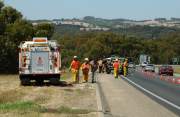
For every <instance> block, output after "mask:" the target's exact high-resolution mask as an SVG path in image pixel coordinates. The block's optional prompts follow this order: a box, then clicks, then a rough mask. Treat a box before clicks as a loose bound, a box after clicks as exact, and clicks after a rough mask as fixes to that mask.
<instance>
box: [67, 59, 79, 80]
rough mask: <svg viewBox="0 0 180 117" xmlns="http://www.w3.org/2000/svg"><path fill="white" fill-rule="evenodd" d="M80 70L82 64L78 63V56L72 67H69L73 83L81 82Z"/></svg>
mask: <svg viewBox="0 0 180 117" xmlns="http://www.w3.org/2000/svg"><path fill="white" fill-rule="evenodd" d="M79 68H80V62H79V61H78V58H77V56H74V57H73V61H72V62H71V65H70V67H69V71H71V72H72V82H73V83H78V82H79Z"/></svg>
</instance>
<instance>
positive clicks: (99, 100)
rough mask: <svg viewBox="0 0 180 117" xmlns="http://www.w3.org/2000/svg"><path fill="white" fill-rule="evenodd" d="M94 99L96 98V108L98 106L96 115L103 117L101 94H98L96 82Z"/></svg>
mask: <svg viewBox="0 0 180 117" xmlns="http://www.w3.org/2000/svg"><path fill="white" fill-rule="evenodd" d="M96 99H97V101H96V102H97V108H98V117H104V113H103V107H102V102H101V96H100V89H99V86H98V84H96Z"/></svg>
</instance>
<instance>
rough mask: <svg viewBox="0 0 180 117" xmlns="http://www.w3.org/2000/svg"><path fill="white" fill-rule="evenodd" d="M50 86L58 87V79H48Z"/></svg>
mask: <svg viewBox="0 0 180 117" xmlns="http://www.w3.org/2000/svg"><path fill="white" fill-rule="evenodd" d="M50 82H51V84H53V85H58V84H59V78H51V79H50Z"/></svg>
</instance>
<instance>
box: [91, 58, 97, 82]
mask: <svg viewBox="0 0 180 117" xmlns="http://www.w3.org/2000/svg"><path fill="white" fill-rule="evenodd" d="M90 65H91V73H92V83H94V82H96V79H95V72H96V70H97V69H98V63H97V60H92V61H91V63H90Z"/></svg>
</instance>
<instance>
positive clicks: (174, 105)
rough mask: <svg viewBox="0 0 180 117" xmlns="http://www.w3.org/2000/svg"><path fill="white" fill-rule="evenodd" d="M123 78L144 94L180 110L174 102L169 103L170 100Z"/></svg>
mask: <svg viewBox="0 0 180 117" xmlns="http://www.w3.org/2000/svg"><path fill="white" fill-rule="evenodd" d="M121 77H123V78H124V79H125V80H127V81H128V82H130V83H132V84H133V85H135V86H136V87H138V88H140V89H141V90H143V91H144V92H146V93H148V94H150V95H152V96H153V97H155V98H157V99H159V100H161V101H162V102H165V103H166V104H168V105H170V106H172V107H174V108H176V109H178V110H180V106H178V105H176V104H174V103H172V102H170V101H168V100H166V99H164V98H162V97H160V96H158V95H156V94H155V93H153V92H151V91H149V90H147V89H145V88H143V87H142V86H140V85H138V84H136V83H135V82H133V81H132V80H130V79H128V78H127V77H124V76H121Z"/></svg>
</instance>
